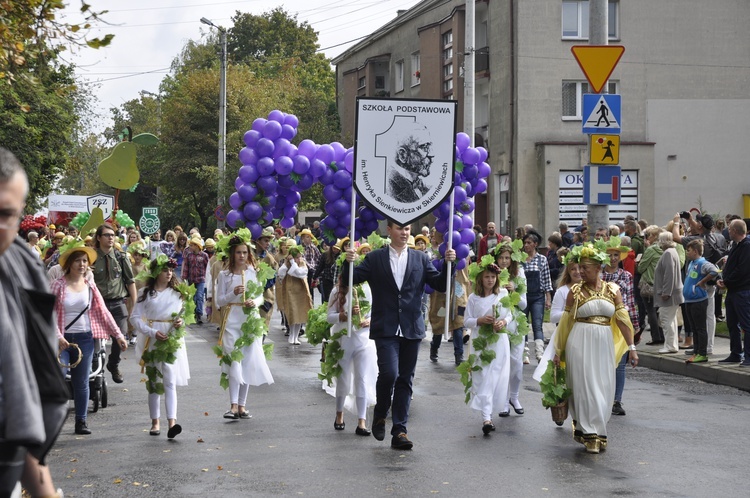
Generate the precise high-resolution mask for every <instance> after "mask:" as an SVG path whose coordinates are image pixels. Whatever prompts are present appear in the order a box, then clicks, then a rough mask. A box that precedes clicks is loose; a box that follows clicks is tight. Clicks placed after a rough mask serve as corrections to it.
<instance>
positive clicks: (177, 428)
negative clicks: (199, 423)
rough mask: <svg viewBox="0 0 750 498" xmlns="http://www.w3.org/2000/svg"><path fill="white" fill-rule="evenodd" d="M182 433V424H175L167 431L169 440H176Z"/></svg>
mask: <svg viewBox="0 0 750 498" xmlns="http://www.w3.org/2000/svg"><path fill="white" fill-rule="evenodd" d="M181 432H182V426H181V425H180V424H174V425H173V426H172V427H170V428H169V430H168V431H167V439H174V438H175V436H176V435H177V434H179V433H181Z"/></svg>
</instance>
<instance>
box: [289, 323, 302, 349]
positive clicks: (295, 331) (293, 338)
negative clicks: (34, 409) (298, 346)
mask: <svg viewBox="0 0 750 498" xmlns="http://www.w3.org/2000/svg"><path fill="white" fill-rule="evenodd" d="M300 330H302V324H301V323H295V324H294V325H290V326H289V344H294V343H295V342H298V341H299V331H300Z"/></svg>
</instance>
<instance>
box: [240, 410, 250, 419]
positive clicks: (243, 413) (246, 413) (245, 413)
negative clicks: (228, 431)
mask: <svg viewBox="0 0 750 498" xmlns="http://www.w3.org/2000/svg"><path fill="white" fill-rule="evenodd" d="M237 416H238V417H240V418H241V419H242V420H250V419H251V418H253V416H252V415H250V412H249V411H247V410H242V411H241V412H240V411H238V412H237Z"/></svg>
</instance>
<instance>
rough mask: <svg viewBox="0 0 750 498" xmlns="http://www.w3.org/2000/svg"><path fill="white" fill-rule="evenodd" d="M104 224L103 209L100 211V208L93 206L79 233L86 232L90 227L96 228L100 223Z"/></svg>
mask: <svg viewBox="0 0 750 498" xmlns="http://www.w3.org/2000/svg"><path fill="white" fill-rule="evenodd" d="M103 224H104V211H102V208H100V207H95V208H94V209H92V210H91V216H90V217H89V221H87V222H86V224H85V225H83V226H82V227H81V233H82V234H87V233H89V231H91V230H92V229H94V230H96V229H97V228H99V227H100V226H101V225H103Z"/></svg>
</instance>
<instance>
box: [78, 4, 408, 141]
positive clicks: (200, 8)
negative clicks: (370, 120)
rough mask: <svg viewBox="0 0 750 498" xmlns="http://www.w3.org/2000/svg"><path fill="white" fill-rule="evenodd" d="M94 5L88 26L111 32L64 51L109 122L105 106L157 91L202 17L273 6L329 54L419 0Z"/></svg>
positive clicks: (200, 31) (220, 19)
mask: <svg viewBox="0 0 750 498" xmlns="http://www.w3.org/2000/svg"><path fill="white" fill-rule="evenodd" d="M87 2H88V3H90V4H91V5H92V6H93V8H94V9H95V10H104V9H108V10H109V12H108V13H107V14H105V15H104V16H103V18H104V19H105V20H106V21H107V23H109V25H103V27H102V28H101V29H99V30H95V31H93V32H92V34H93V35H94V36H102V35H103V34H105V33H112V34H114V35H115V38H114V40H113V41H112V44H111V45H110V46H108V47H105V48H102V49H99V50H92V49H84V50H80V51H78V53H77V54H72V55H71V54H69V55H68V60H69V61H71V62H74V63H75V64H76V65H77V71H76V72H77V74H78V75H79V76H80V81H82V82H84V81H85V82H92V83H93V82H96V83H97V85H98V86H97V88H96V90H95V91H94V94H95V96H96V97H97V99H98V104H97V109H99V111H100V117H99V119H98V123H99V126H101V127H104V126H107V125H109V121H108V117H107V114H108V110H109V109H110V108H111V107H116V106H119V105H120V104H122V103H123V102H126V101H128V100H131V99H134V98H137V97H138V92H139V91H141V90H146V91H150V92H154V93H156V92H157V91H158V89H159V82H160V81H161V79H162V78H163V77H164V75H165V74H167V73H168V70H169V66H170V64H171V62H172V60H173V59H174V57H175V56H176V55H177V54H178V53H179V52H180V49H181V48H182V47H183V45H184V44H185V43H186V42H187V41H188V40H191V39H192V40H199V39H200V38H201V37H202V36H203V35H205V34H206V33H207V32H208V30H209V29H213V28H210V27H209V26H206V25H204V24H201V23H200V18H201V17H206V18H208V19H210V20H211V21H212V22H213V23H214V24H216V25H218V26H223V27H225V28H228V27H230V24H231V17H232V16H233V15H234V13H235V11H241V12H250V13H253V14H261V13H263V12H266V11H269V10H271V9H273V8H275V7H277V6H280V7H283V8H284V9H285V10H286V11H287V12H289V13H291V14H296V15H297V18H298V20H299V21H300V22H301V21H307V22H308V23H309V24H310V25H311V26H312V27H313V28H314V29H315V30H316V31H317V32H318V41H319V44H320V47H321V48H322V49H323V52H324V53H325V54H326V56H327V57H329V58H330V57H334V56H336V55H338V54H340V53H341V52H343V51H344V50H345V49H346V48H348V47H349V46H351V45H352V43H353V40H356V39H357V38H359V37H361V36H363V35H366V34H368V33H371V32H372V31H374V30H375V29H377V28H378V27H380V26H382V25H383V24H385V23H387V22H388V21H390V20H391V19H393V18H394V17H395V16H396V11H397V10H399V9H408V8H410V7H412V6H413V5H415V4H417V3H419V1H418V0H409V1H404V0H287V1H285V2H274V1H267V0H266V1H261V0H234V1H231V0H216V1H213V2H210V1H208V0H182V1H178V0H130V1H129V2H115V1H113V0H87ZM67 3H69V4H70V5H69V8H68V9H67V10H66V13H65V16H66V20H67V21H68V22H78V21H79V20H80V16H79V15H78V14H77V12H78V9H79V8H80V0H68V2H67Z"/></svg>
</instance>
